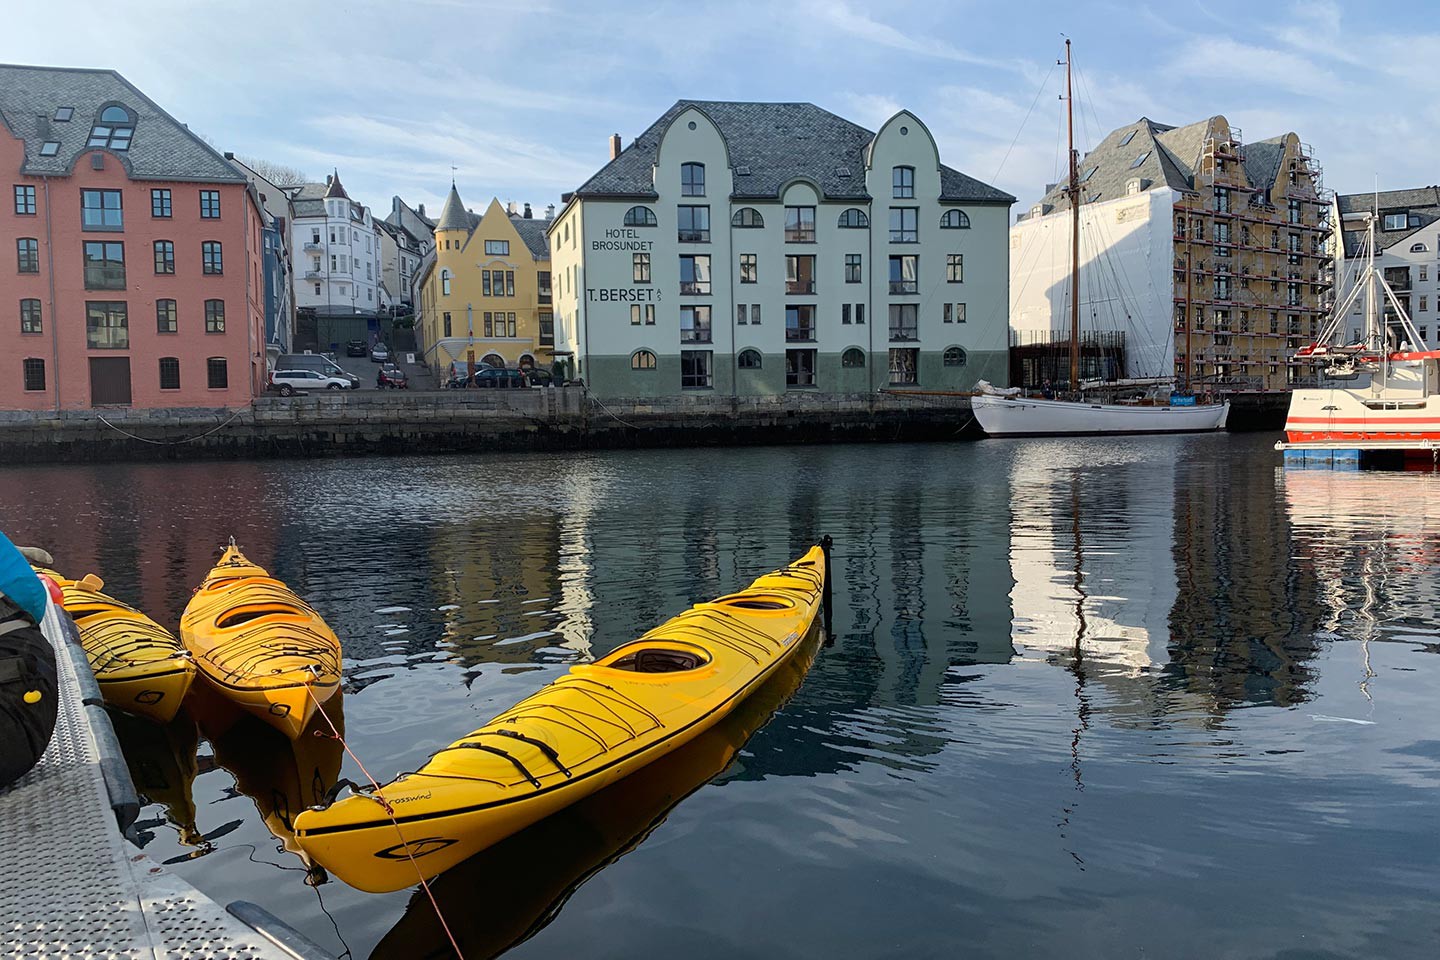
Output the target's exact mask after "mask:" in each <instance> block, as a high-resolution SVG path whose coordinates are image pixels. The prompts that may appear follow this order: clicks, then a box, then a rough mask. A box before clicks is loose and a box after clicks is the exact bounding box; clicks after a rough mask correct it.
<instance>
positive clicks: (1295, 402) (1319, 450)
mask: <svg viewBox="0 0 1440 960" xmlns="http://www.w3.org/2000/svg"><path fill="white" fill-rule="evenodd" d="M1346 219H1357V220H1359V219H1363V220H1364V221H1365V222H1366V236H1365V241H1364V246H1363V248H1362V250H1363V257H1364V259H1363V260H1360V261H1359V262H1358V264H1357V265H1363V266H1362V268H1361V269H1357V271H1356V277H1355V282H1354V285H1353V286H1352V287H1351V289H1350V291H1349V295H1348V296H1346V297H1345V298H1344V299H1343V300H1340V301H1339V302H1338V303H1337V305H1336V307H1335V310H1334V312H1333V313H1332V315H1331V317H1330V319H1329V321H1328V322H1327V323H1326V325H1325V328H1324V330H1322V331H1321V333H1320V336H1319V337H1317V338H1316V341H1315V343H1312V344H1311V345H1309V346H1307V347H1302V348H1301V349H1300V350H1298V351H1296V353H1295V357H1294V362H1296V363H1300V364H1313V365H1315V366H1316V367H1317V368H1318V372H1319V374H1320V382H1321V386H1319V387H1309V388H1302V389H1298V390H1295V391H1293V392H1292V393H1291V395H1290V411H1289V414H1288V415H1287V416H1286V418H1285V440H1284V441H1283V442H1281V443H1278V444H1276V449H1277V450H1283V451H1284V452H1285V455H1286V461H1287V462H1292V461H1307V460H1312V459H1314V460H1321V461H1323V460H1327V459H1329V460H1334V459H1344V460H1354V461H1360V460H1363V459H1366V458H1367V455H1368V454H1377V453H1386V452H1388V453H1392V454H1402V455H1405V456H1408V457H1413V456H1420V457H1424V458H1426V459H1430V460H1432V461H1433V460H1436V459H1437V458H1440V350H1431V349H1429V348H1428V347H1427V345H1426V344H1425V341H1424V339H1423V338H1422V337H1421V336H1420V334H1419V332H1418V331H1417V330H1416V329H1415V325H1414V324H1413V323H1412V322H1411V320H1410V316H1409V314H1408V313H1407V312H1406V310H1405V307H1404V305H1403V304H1402V303H1401V302H1400V300H1399V298H1398V297H1396V295H1395V291H1394V290H1392V289H1391V287H1390V285H1389V284H1388V283H1387V282H1386V281H1385V278H1384V277H1383V276H1382V275H1381V272H1380V271H1379V270H1378V269H1376V267H1375V218H1374V216H1373V215H1372V214H1370V213H1359V214H1351V215H1350V216H1348V217H1347V218H1346ZM1377 294H1378V296H1377ZM1381 298H1383V300H1382V299H1381ZM1362 299H1363V302H1364V306H1365V329H1364V334H1363V336H1361V338H1360V339H1359V341H1357V342H1354V343H1339V342H1337V341H1338V340H1339V338H1341V337H1342V336H1343V333H1344V329H1345V318H1346V316H1347V315H1348V314H1349V311H1350V310H1351V309H1352V308H1353V307H1354V305H1355V304H1356V302H1358V301H1360V300H1362ZM1385 304H1388V305H1389V307H1390V311H1389V312H1388V313H1386V312H1385V311H1384V310H1383V309H1381V308H1382V307H1383V305H1385Z"/></svg>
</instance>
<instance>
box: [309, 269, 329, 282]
mask: <svg viewBox="0 0 1440 960" xmlns="http://www.w3.org/2000/svg"><path fill="white" fill-rule="evenodd" d="M305 279H306V280H324V279H325V274H324V273H323V272H322V271H319V270H306V271H305Z"/></svg>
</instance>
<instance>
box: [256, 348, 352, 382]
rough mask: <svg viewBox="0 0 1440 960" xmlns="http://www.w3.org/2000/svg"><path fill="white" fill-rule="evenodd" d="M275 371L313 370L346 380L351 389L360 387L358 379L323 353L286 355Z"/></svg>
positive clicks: (278, 362)
mask: <svg viewBox="0 0 1440 960" xmlns="http://www.w3.org/2000/svg"><path fill="white" fill-rule="evenodd" d="M275 369H276V370H314V371H315V372H316V373H319V374H323V375H325V376H327V377H340V378H341V379H344V380H348V381H349V382H350V386H351V387H358V386H359V385H360V378H359V377H357V376H355V374H353V373H350V372H348V371H346V370H345V369H344V368H343V367H341V366H340V364H338V363H336V362H335V361H334V360H331V359H330V358H329V357H327V356H325V354H323V353H287V354H284V355H283V356H281V357H280V359H279V360H277V361H276V363H275Z"/></svg>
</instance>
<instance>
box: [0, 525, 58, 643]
mask: <svg viewBox="0 0 1440 960" xmlns="http://www.w3.org/2000/svg"><path fill="white" fill-rule="evenodd" d="M0 593H3V594H4V595H5V596H7V597H9V598H10V602H11V603H13V604H15V605H16V606H17V607H19V608H20V609H21V610H24V611H25V612H26V613H28V614H30V616H32V617H34V618H35V622H36V623H39V622H40V621H41V620H42V619H44V617H45V601H46V599H47V595H46V592H45V584H43V583H41V582H40V578H39V577H37V576H35V571H34V570H31V569H30V562H29V561H28V560H26V559H25V557H24V556H23V555H21V553H20V551H19V550H17V549H15V544H13V543H11V542H10V538H9V537H7V536H5V534H4V533H0Z"/></svg>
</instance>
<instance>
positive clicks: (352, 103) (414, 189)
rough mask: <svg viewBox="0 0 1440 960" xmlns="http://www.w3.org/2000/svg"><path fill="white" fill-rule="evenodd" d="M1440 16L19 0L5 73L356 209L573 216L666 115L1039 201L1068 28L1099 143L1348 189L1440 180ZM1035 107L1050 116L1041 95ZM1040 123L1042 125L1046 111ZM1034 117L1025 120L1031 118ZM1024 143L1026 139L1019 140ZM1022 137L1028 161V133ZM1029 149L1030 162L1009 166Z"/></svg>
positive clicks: (1055, 126) (595, 2)
mask: <svg viewBox="0 0 1440 960" xmlns="http://www.w3.org/2000/svg"><path fill="white" fill-rule="evenodd" d="M1433 12H1434V11H1433V7H1431V6H1430V5H1427V4H1424V3H1418V2H1416V3H1384V4H1381V3H1374V4H1371V3H1366V4H1361V3H1350V4H1339V3H1335V2H1330V0H1306V2H1294V3H1286V2H1283V0H1282V2H1276V3H1269V2H1261V3H1256V2H1254V0H1251V2H1228V0H1226V2H1204V3H1200V2H1185V0H1176V2H1173V3H1164V2H1156V3H1148V4H1147V3H1144V2H1131V3H1111V2H1106V0H1092V2H1089V3H1085V4H1079V3H1066V4H1060V3H1048V2H1047V3H1034V2H1024V0H1021V2H1016V0H1010V2H1008V3H979V2H950V3H946V2H940V3H936V2H933V0H930V2H908V0H903V2H891V3H879V2H870V3H865V2H860V0H852V2H838V0H787V2H784V3H771V2H747V0H731V2H721V3H705V2H698V0H689V2H674V3H672V2H652V3H636V4H631V3H617V2H605V0H591V2H569V0H534V2H528V3H527V2H525V0H521V2H518V3H509V4H503V3H486V2H478V0H408V2H404V3H399V2H389V3H386V2H378V0H347V2H334V3H318V4H317V3H296V2H293V0H290V2H285V3H274V2H268V0H257V2H245V3H239V4H235V3H219V2H213V0H127V2H125V3H123V4H116V3H113V2H110V3H104V4H100V3H82V2H75V0H45V2H42V3H26V4H23V6H22V5H21V4H20V3H19V2H18V0H13V2H12V7H11V9H10V10H8V11H7V13H6V15H5V28H4V30H3V32H0V61H5V62H12V63H41V64H48V65H60V66H97V67H113V68H115V69H118V70H120V71H121V72H122V73H123V74H125V75H126V76H127V77H128V78H129V79H130V80H131V81H132V82H134V83H136V84H137V85H138V86H139V87H140V88H141V89H143V90H144V91H145V92H146V93H147V94H149V95H150V96H151V97H152V98H153V99H155V100H156V101H157V102H159V103H160V104H161V105H162V106H164V107H165V108H166V109H168V110H169V111H170V112H171V113H172V114H174V115H175V116H176V117H178V118H179V119H181V120H183V121H185V122H187V123H189V124H190V126H191V128H192V129H194V130H196V131H199V132H201V133H203V134H205V135H206V136H207V137H209V138H210V140H211V141H212V142H213V143H214V144H215V145H216V146H217V147H218V148H219V149H222V150H233V151H235V152H236V153H239V154H241V155H249V156H259V157H265V158H268V159H271V160H274V161H277V162H280V163H285V164H288V165H291V166H295V167H298V168H300V169H301V170H303V171H305V172H306V173H308V174H310V175H311V176H312V177H315V178H319V177H322V176H323V175H324V174H325V173H326V172H328V171H329V170H330V169H331V168H332V167H338V168H339V169H340V173H341V177H342V179H343V180H344V182H345V184H346V186H347V187H348V188H349V190H350V192H351V195H352V196H355V197H356V198H357V199H360V200H363V201H364V202H366V203H369V204H371V205H372V206H375V207H377V208H379V210H380V211H381V215H382V216H383V214H384V211H385V210H386V209H388V206H389V202H390V197H391V196H392V195H394V194H397V193H398V194H400V195H401V196H403V197H405V198H406V199H407V200H410V201H411V202H414V203H419V202H424V203H426V204H429V205H432V207H431V209H432V212H433V211H434V210H435V209H438V206H439V203H440V201H441V200H442V198H443V197H444V194H445V191H446V190H447V189H448V186H449V180H450V174H451V166H452V165H454V166H455V167H457V168H458V170H457V172H456V178H457V181H458V183H459V186H460V190H461V193H462V195H463V196H464V197H465V199H466V202H467V203H468V204H469V205H471V206H475V207H480V206H482V205H483V203H484V202H485V201H486V200H487V199H488V198H489V197H490V196H492V195H493V196H498V197H499V198H500V199H501V200H502V201H503V200H509V199H514V200H517V201H520V202H525V201H529V202H530V203H532V204H533V205H534V206H535V207H536V209H537V210H541V209H543V208H544V206H545V205H546V204H547V203H558V201H559V195H560V193H562V192H563V191H565V190H569V189H572V188H574V187H575V186H578V185H579V184H580V183H581V182H582V181H583V180H584V179H585V178H586V177H588V176H589V175H590V174H591V173H593V172H594V171H595V170H596V169H598V168H599V166H601V165H602V164H603V163H604V162H605V160H606V159H607V158H608V153H607V150H608V145H607V137H608V136H609V134H611V133H620V134H621V135H622V136H623V137H624V138H625V141H626V142H627V143H628V142H629V141H630V140H631V139H632V138H633V137H634V136H635V135H636V134H638V133H639V132H641V131H642V130H643V129H644V128H645V127H646V126H648V125H649V123H650V122H651V121H652V120H653V119H654V118H655V117H656V116H658V115H659V114H660V113H662V112H663V111H664V110H665V108H666V107H668V106H669V105H670V104H671V103H673V102H674V101H675V100H677V99H679V98H682V97H690V98H696V99H744V100H809V101H812V102H814V103H817V104H819V105H820V106H822V107H825V108H827V109H829V110H832V111H834V112H836V113H839V114H841V115H843V116H845V117H848V118H849V119H851V120H854V121H856V122H858V123H861V124H864V125H866V126H869V127H870V128H871V129H874V128H875V127H876V126H878V124H879V123H881V122H882V121H883V120H884V119H885V118H886V117H888V116H889V115H890V114H892V113H893V112H894V111H895V110H897V109H899V108H901V107H906V108H909V109H911V110H913V111H915V112H916V113H917V114H918V115H919V116H920V118H921V119H922V120H924V121H925V123H926V125H927V126H929V127H930V129H931V131H932V132H933V133H934V134H935V136H936V138H937V140H938V141H939V143H940V148H941V157H942V159H943V160H944V162H946V163H948V164H949V165H951V166H954V167H957V168H959V169H961V170H964V171H965V172H966V173H969V174H971V175H972V176H976V177H979V178H980V179H982V180H987V181H989V182H992V183H995V184H996V185H998V186H1000V187H1002V188H1004V189H1006V190H1009V191H1010V192H1011V193H1014V194H1015V195H1016V196H1018V197H1019V198H1020V201H1021V206H1018V207H1017V210H1018V209H1023V208H1024V206H1026V205H1028V204H1029V203H1030V202H1031V201H1033V200H1034V199H1036V198H1037V197H1038V196H1039V195H1040V193H1041V192H1042V190H1043V187H1044V184H1045V182H1046V181H1048V180H1052V179H1056V177H1057V171H1058V170H1059V169H1060V166H1061V164H1062V163H1063V153H1062V151H1063V147H1062V146H1061V142H1060V140H1059V135H1060V133H1061V132H1062V131H1061V128H1060V126H1059V121H1060V117H1061V113H1060V107H1061V105H1060V104H1059V103H1058V102H1057V100H1056V96H1057V94H1058V92H1059V90H1060V83H1061V80H1062V72H1061V71H1060V70H1057V69H1053V68H1052V65H1053V62H1054V60H1055V59H1056V57H1057V56H1058V55H1059V54H1060V53H1061V52H1062V50H1063V47H1062V43H1063V41H1062V39H1061V33H1062V31H1063V32H1064V33H1067V34H1069V35H1070V36H1071V37H1072V38H1073V39H1074V41H1075V43H1076V54H1075V60H1076V63H1077V65H1078V67H1079V69H1080V76H1081V78H1082V83H1081V86H1080V89H1079V90H1078V91H1077V94H1078V96H1077V101H1076V102H1077V107H1078V108H1079V110H1080V115H1081V117H1082V118H1083V124H1082V125H1081V131H1080V132H1081V136H1082V139H1083V140H1085V141H1086V142H1087V143H1091V144H1093V143H1094V142H1096V141H1098V139H1099V138H1100V136H1102V135H1103V134H1104V132H1105V131H1107V130H1109V129H1111V128H1113V127H1115V126H1118V125H1120V124H1122V123H1126V122H1129V121H1132V120H1134V119H1136V118H1137V117H1139V116H1141V115H1146V116H1150V117H1152V118H1154V119H1156V120H1159V121H1162V122H1166V123H1174V124H1183V123H1189V122H1192V121H1194V120H1198V119H1201V118H1203V117H1206V116H1210V115H1212V114H1215V113H1221V114H1224V115H1225V116H1226V117H1228V118H1229V119H1230V121H1231V123H1232V124H1233V125H1236V126H1238V127H1240V128H1241V129H1242V131H1243V135H1244V136H1245V137H1246V138H1248V139H1251V140H1256V139H1263V138H1265V137H1270V136H1274V135H1276V134H1279V133H1283V132H1286V131H1290V130H1294V131H1295V132H1297V133H1298V134H1299V135H1300V137H1301V139H1302V140H1304V141H1306V142H1308V143H1310V144H1312V145H1313V146H1314V149H1315V151H1316V155H1317V157H1318V159H1319V160H1320V162H1321V164H1322V165H1323V167H1324V169H1325V185H1326V186H1328V187H1331V188H1334V189H1338V190H1340V191H1342V192H1358V191H1362V190H1368V189H1370V188H1371V187H1373V186H1374V184H1375V177H1376V176H1377V175H1378V177H1379V183H1380V186H1381V188H1382V189H1384V188H1390V187H1405V186H1420V185H1424V184H1428V183H1435V182H1440V170H1437V166H1436V162H1435V161H1434V160H1433V159H1431V158H1433V157H1435V156H1436V150H1435V146H1436V139H1437V134H1436V131H1437V130H1440V122H1437V121H1440V106H1437V102H1440V101H1437V98H1435V97H1433V96H1428V95H1427V94H1429V91H1430V89H1431V87H1432V85H1433V77H1434V72H1435V66H1434V65H1435V64H1436V63H1437V62H1440V32H1437V31H1440V26H1436V25H1435V17H1434V15H1433ZM1032 104H1033V112H1031V107H1032ZM1027 113H1029V119H1028V121H1026V115H1027ZM1022 124H1023V128H1022ZM1017 134H1018V139H1017ZM1012 142H1013V144H1014V145H1013V149H1012V148H1011V144H1012ZM1007 153H1008V156H1007Z"/></svg>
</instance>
